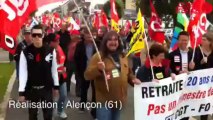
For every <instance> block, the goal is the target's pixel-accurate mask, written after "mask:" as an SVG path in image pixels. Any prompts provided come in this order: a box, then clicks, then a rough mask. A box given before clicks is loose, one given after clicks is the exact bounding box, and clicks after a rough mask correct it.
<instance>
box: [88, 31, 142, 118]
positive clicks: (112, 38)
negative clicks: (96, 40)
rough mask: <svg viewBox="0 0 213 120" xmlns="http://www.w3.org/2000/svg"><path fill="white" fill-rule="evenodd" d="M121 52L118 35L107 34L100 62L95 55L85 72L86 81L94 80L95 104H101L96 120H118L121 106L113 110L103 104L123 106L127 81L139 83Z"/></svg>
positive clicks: (103, 41) (113, 33)
mask: <svg viewBox="0 0 213 120" xmlns="http://www.w3.org/2000/svg"><path fill="white" fill-rule="evenodd" d="M122 51H123V50H122V45H121V41H120V40H119V35H118V34H117V33H116V32H115V31H110V32H108V33H107V34H106V35H105V36H104V38H103V40H102V43H101V48H100V55H101V58H102V61H101V60H100V59H99V57H98V54H97V53H96V54H95V55H94V56H93V57H92V58H91V60H90V62H89V66H88V67H87V69H86V71H85V74H84V75H85V78H86V80H94V82H95V92H96V102H98V103H102V104H103V105H102V107H101V108H97V111H96V112H97V113H96V115H97V119H98V120H119V119H120V106H121V105H120V104H119V105H118V104H117V105H114V107H113V108H107V107H106V106H104V103H105V102H106V101H112V102H113V103H116V102H118V103H120V102H121V103H122V104H123V105H124V104H125V102H126V99H127V85H128V80H129V81H132V82H134V83H140V81H139V80H138V79H136V78H135V76H134V75H133V74H132V71H131V70H130V68H129V66H128V59H127V58H126V57H125V55H124V54H123V53H122ZM103 70H104V71H105V72H106V74H107V75H106V76H107V78H106V79H107V81H108V85H109V92H108V91H107V88H106V85H105V78H104V74H103V72H102V71H103ZM116 106H117V107H116Z"/></svg>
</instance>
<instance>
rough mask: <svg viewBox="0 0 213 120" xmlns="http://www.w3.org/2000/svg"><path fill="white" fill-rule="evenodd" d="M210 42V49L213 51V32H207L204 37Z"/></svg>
mask: <svg viewBox="0 0 213 120" xmlns="http://www.w3.org/2000/svg"><path fill="white" fill-rule="evenodd" d="M203 37H205V38H206V39H207V40H208V41H209V42H210V48H211V49H212V50H213V32H207V33H205V34H204V35H203Z"/></svg>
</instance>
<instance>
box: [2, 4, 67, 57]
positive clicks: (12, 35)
mask: <svg viewBox="0 0 213 120" xmlns="http://www.w3.org/2000/svg"><path fill="white" fill-rule="evenodd" d="M62 1H66V0H3V1H1V2H0V16H1V22H0V26H1V29H0V47H2V48H3V49H5V50H7V51H9V52H10V53H12V54H14V53H15V49H16V46H17V41H16V37H17V35H18V33H19V30H20V29H21V26H22V25H23V24H24V23H25V21H26V20H27V19H28V17H29V15H30V14H31V13H32V12H34V11H35V10H36V9H37V8H39V7H41V6H43V5H46V4H49V3H54V2H62Z"/></svg>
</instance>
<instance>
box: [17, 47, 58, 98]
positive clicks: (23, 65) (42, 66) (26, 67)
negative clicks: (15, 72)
mask: <svg viewBox="0 0 213 120" xmlns="http://www.w3.org/2000/svg"><path fill="white" fill-rule="evenodd" d="M19 65H20V71H19V76H20V77H19V83H20V85H19V93H20V95H23V93H24V92H26V91H27V90H31V89H32V87H33V86H45V88H46V89H48V90H51V89H52V88H53V87H54V88H55V89H58V86H59V81H58V72H57V61H56V52H55V50H54V49H51V48H50V47H49V46H43V47H41V48H35V47H34V45H30V46H28V47H27V48H26V49H25V50H24V51H23V52H22V53H21V56H20V64H19Z"/></svg>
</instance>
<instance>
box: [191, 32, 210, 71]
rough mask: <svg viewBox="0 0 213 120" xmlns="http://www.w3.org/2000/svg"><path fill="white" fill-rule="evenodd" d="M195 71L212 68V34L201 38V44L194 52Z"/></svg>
mask: <svg viewBox="0 0 213 120" xmlns="http://www.w3.org/2000/svg"><path fill="white" fill-rule="evenodd" d="M194 61H195V69H196V70H199V69H206V68H212V67H213V33H211V32H208V33H206V34H204V35H203V37H202V44H201V46H199V47H198V48H197V49H196V51H195V59H194Z"/></svg>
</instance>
